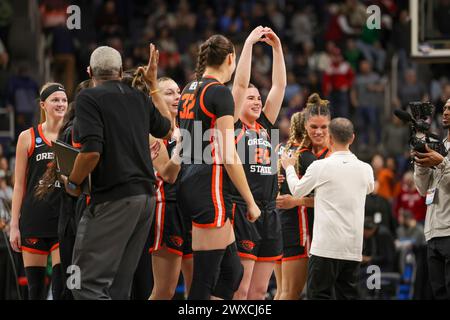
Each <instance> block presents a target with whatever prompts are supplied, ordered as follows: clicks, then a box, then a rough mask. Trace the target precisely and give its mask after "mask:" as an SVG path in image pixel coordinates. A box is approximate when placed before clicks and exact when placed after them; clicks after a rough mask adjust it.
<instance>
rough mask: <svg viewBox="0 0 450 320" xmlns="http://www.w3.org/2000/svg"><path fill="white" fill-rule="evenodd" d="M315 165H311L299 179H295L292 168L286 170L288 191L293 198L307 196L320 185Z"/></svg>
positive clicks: (295, 175) (318, 173)
mask: <svg viewBox="0 0 450 320" xmlns="http://www.w3.org/2000/svg"><path fill="white" fill-rule="evenodd" d="M316 164H317V162H314V163H312V164H311V165H310V166H309V167H308V169H307V170H306V173H305V175H304V176H303V177H302V178H301V179H299V178H298V177H297V174H296V173H295V169H294V167H293V166H289V167H288V168H287V169H286V180H287V183H288V185H289V190H290V191H291V193H292V195H293V196H294V197H295V198H301V197H304V196H306V195H308V194H309V193H311V191H313V190H314V189H315V188H316V187H317V186H318V185H319V184H320V172H319V170H318V167H317V165H316Z"/></svg>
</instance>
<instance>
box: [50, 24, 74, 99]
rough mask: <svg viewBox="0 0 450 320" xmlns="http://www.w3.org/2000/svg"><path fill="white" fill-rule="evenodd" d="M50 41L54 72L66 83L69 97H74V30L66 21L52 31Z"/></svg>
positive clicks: (58, 78)
mask: <svg viewBox="0 0 450 320" xmlns="http://www.w3.org/2000/svg"><path fill="white" fill-rule="evenodd" d="M49 42H50V43H51V53H52V55H53V60H52V62H53V66H52V67H53V72H54V77H55V79H57V81H60V82H61V83H62V84H64V86H65V88H66V93H67V97H68V98H69V99H71V98H72V95H73V89H74V86H75V65H76V59H75V53H76V49H75V39H74V36H73V32H72V31H71V30H69V29H67V27H66V23H65V22H64V23H63V24H61V25H58V26H55V27H53V28H52V29H51V31H50V36H49Z"/></svg>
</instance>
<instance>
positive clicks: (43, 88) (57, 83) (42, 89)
mask: <svg viewBox="0 0 450 320" xmlns="http://www.w3.org/2000/svg"><path fill="white" fill-rule="evenodd" d="M54 85H56V86H61V87H63V85H62V84H61V83H59V82H46V83H45V84H44V85H43V86H42V87H41V90H39V95H42V93H43V92H44V90H45V89H47V88H48V87H50V86H54ZM42 102H44V101H42ZM39 109H40V116H39V123H44V122H45V120H47V116H46V115H45V110H44V108H42V107H41V104H40V103H39Z"/></svg>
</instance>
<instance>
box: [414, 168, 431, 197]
mask: <svg viewBox="0 0 450 320" xmlns="http://www.w3.org/2000/svg"><path fill="white" fill-rule="evenodd" d="M431 173H432V172H431V169H430V168H424V167H419V166H417V165H414V182H415V184H416V188H417V191H419V194H420V195H421V196H422V197H423V196H425V194H426V193H427V190H428V188H429V185H430V181H431Z"/></svg>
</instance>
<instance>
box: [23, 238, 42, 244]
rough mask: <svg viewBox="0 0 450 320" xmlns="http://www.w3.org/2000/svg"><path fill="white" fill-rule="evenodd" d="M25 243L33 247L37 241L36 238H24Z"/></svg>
mask: <svg viewBox="0 0 450 320" xmlns="http://www.w3.org/2000/svg"><path fill="white" fill-rule="evenodd" d="M25 242H26V243H27V244H28V245H30V246H34V245H35V244H36V243H38V242H39V239H38V238H26V239H25Z"/></svg>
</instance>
